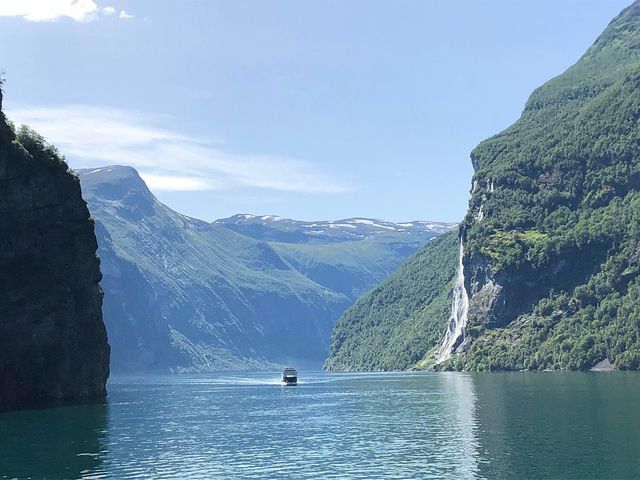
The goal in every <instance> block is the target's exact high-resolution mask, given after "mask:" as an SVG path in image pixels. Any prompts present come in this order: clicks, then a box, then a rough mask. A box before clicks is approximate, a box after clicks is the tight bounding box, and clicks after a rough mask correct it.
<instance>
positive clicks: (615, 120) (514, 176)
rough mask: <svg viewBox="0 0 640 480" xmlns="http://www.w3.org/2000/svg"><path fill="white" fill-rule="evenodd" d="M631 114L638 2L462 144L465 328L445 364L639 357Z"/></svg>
mask: <svg viewBox="0 0 640 480" xmlns="http://www.w3.org/2000/svg"><path fill="white" fill-rule="evenodd" d="M639 118H640V3H639V2H636V3H634V4H633V5H632V6H630V7H629V8H627V9H626V10H624V11H623V12H622V13H621V14H620V15H619V16H618V17H617V18H616V19H614V20H613V21H612V23H611V24H610V25H609V26H608V27H607V29H606V30H605V32H604V33H603V34H602V35H601V36H600V37H599V38H598V39H597V41H596V42H595V44H594V45H593V46H592V47H591V48H590V49H589V50H588V51H587V53H586V54H585V55H584V56H583V58H582V59H580V61H579V62H578V63H577V64H576V65H574V66H573V67H571V68H570V69H569V70H567V72H565V73H564V74H563V75H561V76H559V77H557V78H555V79H553V80H551V81H550V82H548V83H547V84H545V85H543V86H542V87H541V88H539V89H538V90H536V91H535V92H534V93H533V94H532V96H531V98H530V99H529V101H528V102H527V105H526V108H525V111H524V113H523V115H522V117H521V118H520V120H518V122H516V123H515V124H514V125H513V126H512V127H510V128H509V129H507V130H506V131H504V132H503V133H501V134H499V135H497V136H496V137H494V138H491V139H489V140H487V141H486V142H483V143H482V144H480V145H479V146H478V147H477V148H476V150H475V151H474V152H473V153H472V160H473V164H474V168H475V172H476V173H475V176H474V186H475V187H474V190H473V192H472V198H471V201H470V210H469V213H468V214H467V216H466V218H465V222H464V225H463V229H462V233H463V239H464V240H465V242H466V251H465V261H464V266H465V275H466V278H467V282H466V285H467V290H468V292H469V295H470V303H469V313H468V324H469V328H468V334H469V336H468V341H467V342H465V344H464V345H463V348H461V349H460V350H462V351H464V352H465V353H464V355H462V356H458V358H456V359H454V360H452V361H451V362H450V365H449V366H451V365H454V366H458V367H464V368H470V369H480V370H483V369H587V368H590V367H592V366H593V365H594V364H596V363H597V362H600V361H602V360H604V359H609V360H610V361H611V362H612V363H614V365H615V366H617V367H618V368H638V366H639V361H640V356H639V355H640V349H639V347H640V345H639V344H638V327H639V326H640V317H639V316H638V313H639V310H638V308H637V303H638V299H639V298H640V297H639V296H638V293H639V292H640V290H639V289H640V279H639V278H638V275H637V274H638V272H639V271H640V269H639V266H640V265H639V264H638V262H639V259H640V249H639V246H638V245H639V243H638V241H639V240H640V237H639V236H638V234H639V233H640V209H639V208H638V207H640V125H639V124H638V120H639ZM481 212H482V213H481Z"/></svg>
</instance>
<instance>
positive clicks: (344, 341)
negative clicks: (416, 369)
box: [325, 232, 458, 370]
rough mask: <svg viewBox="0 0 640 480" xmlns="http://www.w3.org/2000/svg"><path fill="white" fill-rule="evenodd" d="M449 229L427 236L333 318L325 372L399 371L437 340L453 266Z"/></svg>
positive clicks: (454, 240) (446, 307)
mask: <svg viewBox="0 0 640 480" xmlns="http://www.w3.org/2000/svg"><path fill="white" fill-rule="evenodd" d="M457 244H458V242H457V235H456V233H455V232H451V233H448V234H446V235H443V236H441V237H440V238H437V239H436V240H433V241H432V242H430V243H429V244H427V245H426V246H425V247H424V248H423V249H422V250H420V251H419V252H418V253H417V254H415V255H414V256H412V257H411V258H410V259H409V260H408V261H407V262H406V263H405V264H404V265H403V266H402V267H400V268H399V269H398V270H397V271H396V272H394V273H393V275H391V276H390V277H389V278H388V279H387V280H386V281H384V282H383V283H382V284H381V285H380V286H378V287H376V288H374V289H373V290H372V291H370V292H369V293H367V294H366V295H365V296H363V297H362V298H361V299H360V300H358V302H357V303H356V304H355V305H354V306H353V307H351V308H349V309H348V310H347V311H346V312H345V313H344V315H342V317H340V319H339V320H338V321H337V322H336V325H335V327H334V329H333V333H332V335H331V355H330V357H329V358H328V359H327V362H326V363H325V369H327V370H401V369H405V368H408V367H409V366H411V365H414V364H415V363H416V362H418V361H419V360H421V359H422V358H423V357H424V356H425V355H426V354H427V352H428V351H429V350H431V349H432V348H433V346H434V345H435V344H436V343H437V342H438V341H439V340H440V337H441V336H442V330H443V329H444V327H445V323H446V319H447V316H448V313H449V309H450V300H449V292H448V289H447V288H443V286H448V287H449V288H450V287H451V286H452V284H453V279H454V276H455V272H456V265H457V256H456V252H457Z"/></svg>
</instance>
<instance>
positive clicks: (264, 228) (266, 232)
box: [214, 214, 456, 244]
mask: <svg viewBox="0 0 640 480" xmlns="http://www.w3.org/2000/svg"><path fill="white" fill-rule="evenodd" d="M214 223H216V224H220V225H224V226H226V227H227V228H229V229H231V230H233V231H235V232H238V233H242V234H244V235H247V236H248V237H252V238H255V239H257V240H264V241H273V242H284V243H296V244H299V243H314V244H316V243H343V242H353V241H358V240H365V239H367V238H371V237H374V236H375V237H378V238H380V237H388V238H397V239H398V240H399V242H400V243H402V244H405V243H408V240H407V238H415V242H414V243H415V244H422V243H424V241H425V240H428V239H430V238H433V237H434V236H435V235H439V234H441V233H444V232H447V231H449V230H451V229H452V228H453V227H455V226H456V224H453V223H442V222H425V221H420V220H416V221H413V222H406V223H391V222H385V221H384V220H377V219H372V218H346V219H344V220H336V221H319V222H302V221H298V220H291V219H288V218H281V217H278V216H276V215H264V216H257V215H249V214H239V215H234V216H233V217H229V218H223V219H221V220H216V222H214Z"/></svg>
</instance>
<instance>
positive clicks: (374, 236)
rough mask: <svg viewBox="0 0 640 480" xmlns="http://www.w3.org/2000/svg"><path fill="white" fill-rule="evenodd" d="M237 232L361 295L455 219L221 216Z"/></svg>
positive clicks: (352, 295)
mask: <svg viewBox="0 0 640 480" xmlns="http://www.w3.org/2000/svg"><path fill="white" fill-rule="evenodd" d="M215 223H216V224H218V225H224V226H226V227H227V228H229V229H231V230H234V231H236V232H239V233H242V234H244V235H247V236H249V237H252V238H254V239H256V240H262V241H268V242H269V243H270V244H271V245H272V246H273V248H274V249H275V251H276V252H278V254H279V255H280V256H281V257H282V258H283V259H284V260H285V261H287V262H288V263H289V264H290V265H292V266H293V267H294V268H295V269H296V270H298V271H299V272H301V273H303V274H304V275H305V276H307V277H309V278H310V279H312V280H313V281H314V282H317V283H319V284H320V285H323V286H325V287H327V288H329V289H331V290H334V291H336V292H339V293H341V294H343V295H346V296H347V297H348V298H349V299H350V300H351V301H355V300H357V299H358V298H359V297H360V296H362V295H363V294H364V293H366V292H367V291H368V290H370V289H371V288H373V287H374V286H376V285H378V284H379V283H380V282H381V281H382V280H384V279H385V278H386V277H387V276H388V275H389V274H390V273H391V272H393V271H394V270H395V269H396V268H397V267H398V266H399V265H400V264H401V263H402V262H403V261H404V260H405V259H406V258H407V257H408V256H410V255H411V254H413V253H415V252H416V251H417V250H418V249H419V248H421V247H422V246H423V245H424V244H425V243H426V242H427V241H429V240H430V239H432V238H434V237H436V236H438V235H440V234H443V233H446V232H449V231H451V230H453V229H456V227H457V224H455V223H442V222H426V221H413V222H405V223H391V222H385V221H383V220H377V219H370V218H349V219H344V220H337V221H316V222H301V221H296V220H290V219H286V218H281V217H277V216H274V215H264V216H255V215H247V214H241V215H234V216H233V217H230V218H225V219H222V220H217V221H216V222H215Z"/></svg>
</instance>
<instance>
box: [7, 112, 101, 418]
mask: <svg viewBox="0 0 640 480" xmlns="http://www.w3.org/2000/svg"><path fill="white" fill-rule="evenodd" d="M0 107H1V104H0ZM96 250H97V243H96V237H95V234H94V226H93V221H92V220H91V219H90V217H89V211H88V209H87V206H86V204H85V202H84V201H83V200H82V197H81V193H80V183H79V181H78V179H77V178H76V177H75V176H73V175H72V174H71V173H70V172H69V171H68V168H67V165H66V163H65V162H64V161H63V160H62V159H61V158H60V156H59V155H58V153H57V151H56V150H55V148H54V147H51V146H49V145H47V144H46V142H44V140H43V139H42V137H40V136H39V135H38V134H36V133H35V132H33V131H31V130H29V129H27V128H25V127H22V128H21V129H19V130H18V132H17V133H14V131H13V128H12V127H11V126H10V125H9V124H8V123H7V121H6V119H5V117H4V114H1V118H0V292H2V293H1V294H0V410H11V409H20V408H31V407H44V406H51V405H58V404H69V403H80V402H90V401H99V400H101V399H103V398H104V397H105V395H106V389H105V384H106V381H107V377H108V375H109V345H108V343H107V335H106V330H105V327H104V324H103V322H102V312H101V307H102V292H101V290H100V287H99V281H100V279H101V274H100V265H99V260H98V258H97V256H96Z"/></svg>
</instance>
